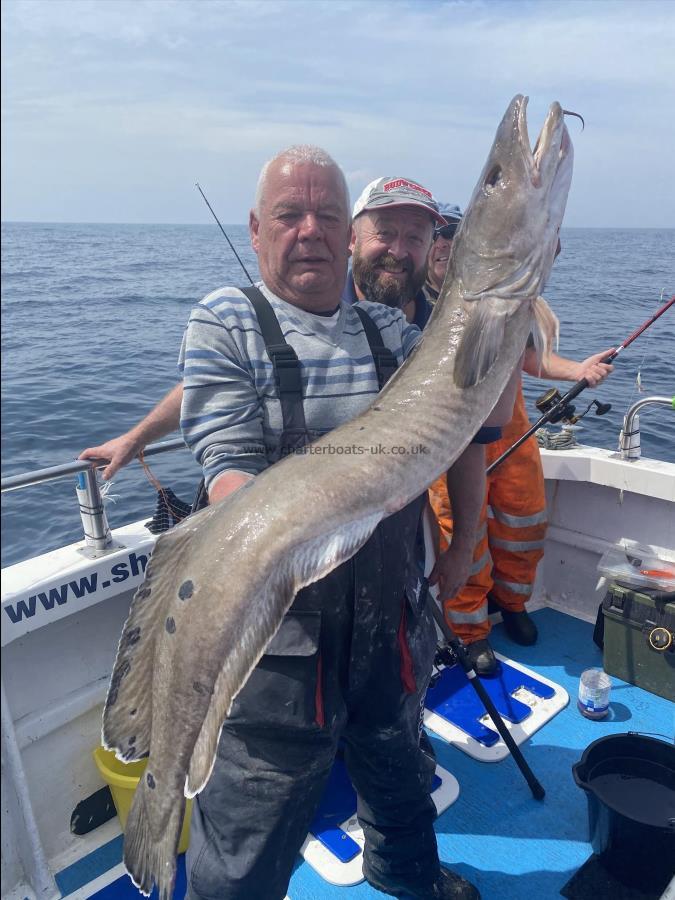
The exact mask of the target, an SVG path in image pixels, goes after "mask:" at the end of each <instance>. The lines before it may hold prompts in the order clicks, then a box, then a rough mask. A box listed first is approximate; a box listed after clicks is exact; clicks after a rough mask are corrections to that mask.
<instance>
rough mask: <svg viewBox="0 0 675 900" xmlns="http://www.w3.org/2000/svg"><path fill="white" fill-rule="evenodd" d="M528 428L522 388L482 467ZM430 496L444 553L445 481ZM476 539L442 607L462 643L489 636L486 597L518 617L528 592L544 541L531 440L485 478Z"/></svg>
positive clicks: (448, 525)
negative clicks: (465, 569)
mask: <svg viewBox="0 0 675 900" xmlns="http://www.w3.org/2000/svg"><path fill="white" fill-rule="evenodd" d="M528 427H529V420H528V418H527V414H526V412H525V403H524V400H523V395H522V388H521V389H520V390H519V391H518V396H517V398H516V404H515V407H514V415H513V418H512V420H511V422H509V424H508V425H507V426H506V428H504V429H503V436H502V438H501V439H500V440H499V441H495V442H494V443H493V444H488V445H487V446H486V448H485V450H486V465H490V463H492V462H494V460H495V459H497V457H498V456H500V455H501V454H502V453H503V452H504V450H506V449H508V448H509V447H510V446H511V445H512V444H513V443H514V442H515V441H516V440H517V439H518V438H519V437H520V435H521V434H523V433H524V432H525V431H526V430H527V428H528ZM429 496H430V501H431V505H432V507H433V509H434V512H435V514H436V517H437V519H438V521H439V526H440V542H441V546H440V549H441V550H444V549H446V548H447V546H448V543H449V540H450V538H451V536H452V511H451V509H450V502H449V499H448V495H447V485H446V480H445V476H442V477H441V478H439V479H438V481H437V482H435V483H434V484H433V485H432V487H431V489H430V491H429ZM488 505H489V509H488ZM479 535H480V537H479V540H478V542H477V544H476V548H475V550H474V555H473V564H472V567H471V575H470V578H469V580H468V582H467V583H466V585H465V586H464V587H463V588H462V590H461V591H459V593H458V594H457V596H456V597H453V598H452V599H451V600H449V601H447V602H446V604H445V612H446V617H447V619H448V622H449V623H450V625H451V627H452V628H453V629H454V630H455V631H456V633H457V634H458V635H459V637H461V638H462V639H463V640H465V641H466V642H467V643H471V642H473V641H477V640H480V639H482V638H485V637H487V635H488V634H489V631H490V623H489V621H488V618H487V596H488V594H490V595H491V596H492V597H493V598H494V599H495V600H496V601H497V603H499V605H500V606H502V607H503V608H504V609H507V610H510V611H512V612H519V611H521V610H522V609H524V608H525V603H526V601H527V600H528V599H529V597H530V595H531V593H532V588H533V586H534V580H535V576H536V572H537V564H538V563H539V560H540V559H541V558H542V556H543V553H544V539H545V536H546V498H545V491H544V474H543V470H542V466H541V456H540V453H539V447H538V445H537V442H536V439H535V438H534V437H532V438H530V439H529V440H527V441H525V443H524V444H522V445H521V446H520V447H519V448H518V450H516V451H515V452H514V453H512V454H511V456H509V457H508V458H507V459H506V460H505V461H504V462H503V463H502V464H501V465H500V466H499V467H498V468H497V469H495V471H494V472H493V473H492V475H490V476H489V477H488V483H487V492H486V499H485V503H484V504H483V509H482V512H481V518H480V527H479Z"/></svg>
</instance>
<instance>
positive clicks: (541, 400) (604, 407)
mask: <svg viewBox="0 0 675 900" xmlns="http://www.w3.org/2000/svg"><path fill="white" fill-rule="evenodd" d="M561 400H563V397H562V395H561V393H560V391H559V390H558V389H557V388H551V389H550V390H548V391H546V393H545V394H542V395H541V397H538V398H537V399H536V400H535V406H536V407H537V409H538V410H539V412H540V413H541V414H542V415H546V414H547V413H549V412H550V411H551V410H552V409H555V407H556V406H558V405H559V404H560V401H561ZM593 406H595V407H596V409H595V414H596V416H604V415H605V414H606V413H608V412H609V411H610V409H611V408H612V404H611V403H600V401H599V400H591V402H590V403H589V404H588V406H587V407H586V409H585V410H584V411H583V412H582V413H580V414H579V415H575V410H576V407H574V406H573V405H572V404H571V403H570V402H569V401H568V402H566V403H563V404H562V405H561V406H560V408H559V409H558V410H556V412H555V413H554V414H553V415H552V416H551V418H550V419H549V422H551V423H553V424H554V425H555V424H556V423H558V422H563V423H565V424H566V425H576V423H577V422H578V421H579V420H580V419H583V417H584V416H585V415H586V414H587V413H588V412H589V411H590V410H591V408H592V407H593Z"/></svg>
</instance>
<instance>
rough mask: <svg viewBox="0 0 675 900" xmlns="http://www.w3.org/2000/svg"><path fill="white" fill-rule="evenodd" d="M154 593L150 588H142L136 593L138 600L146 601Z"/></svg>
mask: <svg viewBox="0 0 675 900" xmlns="http://www.w3.org/2000/svg"><path fill="white" fill-rule="evenodd" d="M151 593H152V591H151V590H150V588H149V587H142V588H140V589H139V590H138V591H137V593H136V599H137V600H145V598H146V597H149V596H150V594H151Z"/></svg>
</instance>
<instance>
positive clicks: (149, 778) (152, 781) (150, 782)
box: [145, 772, 155, 791]
mask: <svg viewBox="0 0 675 900" xmlns="http://www.w3.org/2000/svg"><path fill="white" fill-rule="evenodd" d="M145 780H146V781H147V783H148V787H149V788H150V790H151V791H154V789H155V779H154V778H153V777H152V774H151V773H150V772H148V774H147V775H146V776H145Z"/></svg>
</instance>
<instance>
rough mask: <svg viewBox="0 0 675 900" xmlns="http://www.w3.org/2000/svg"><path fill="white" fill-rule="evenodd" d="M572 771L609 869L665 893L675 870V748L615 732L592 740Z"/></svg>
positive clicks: (625, 880)
mask: <svg viewBox="0 0 675 900" xmlns="http://www.w3.org/2000/svg"><path fill="white" fill-rule="evenodd" d="M572 772H573V774H574V780H575V782H576V783H577V785H578V786H579V787H580V788H582V789H583V790H584V791H586V795H587V797H588V819H589V825H590V840H591V843H592V844H593V852H594V853H596V854H597V855H598V856H599V857H600V860H601V861H602V863H603V865H604V867H605V868H606V869H607V871H608V872H610V874H612V875H613V876H614V877H615V878H617V879H618V880H619V881H620V882H621V883H622V884H625V885H626V886H627V887H633V888H641V889H642V890H647V891H649V890H657V891H659V892H660V891H662V890H663V889H664V888H665V886H666V885H667V883H668V881H669V880H670V878H671V877H672V875H673V873H674V872H675V746H673V745H671V744H667V743H666V742H665V741H659V740H656V739H655V738H651V737H645V736H643V735H639V734H614V735H610V736H609V737H604V738H600V739H599V740H597V741H593V743H592V744H589V746H588V747H586V749H585V750H584V752H583V755H582V757H581V759H580V760H579V762H578V763H577V764H576V765H574V766H572Z"/></svg>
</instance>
